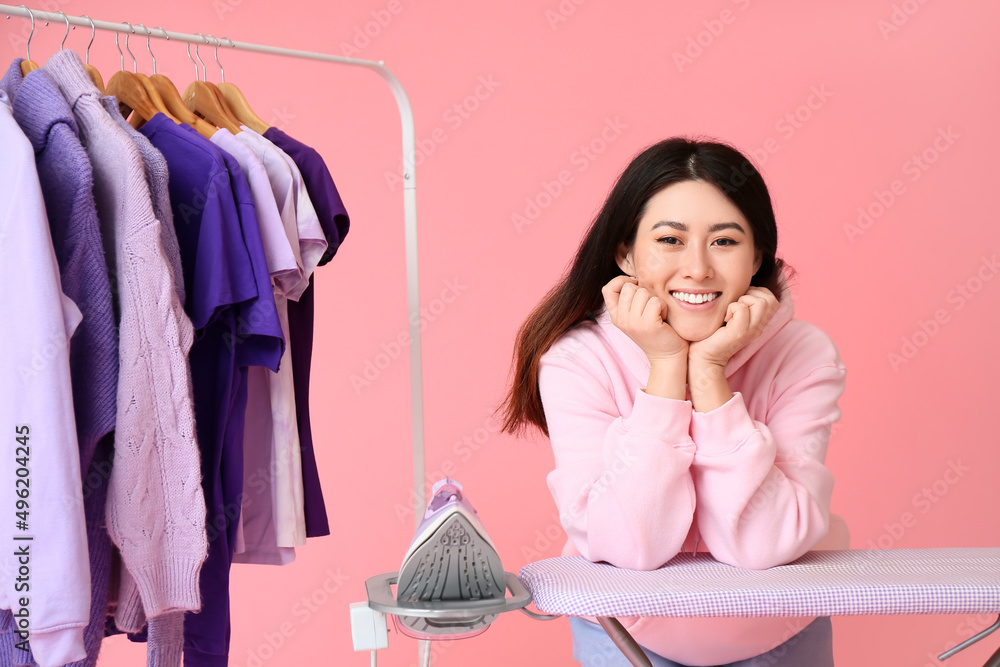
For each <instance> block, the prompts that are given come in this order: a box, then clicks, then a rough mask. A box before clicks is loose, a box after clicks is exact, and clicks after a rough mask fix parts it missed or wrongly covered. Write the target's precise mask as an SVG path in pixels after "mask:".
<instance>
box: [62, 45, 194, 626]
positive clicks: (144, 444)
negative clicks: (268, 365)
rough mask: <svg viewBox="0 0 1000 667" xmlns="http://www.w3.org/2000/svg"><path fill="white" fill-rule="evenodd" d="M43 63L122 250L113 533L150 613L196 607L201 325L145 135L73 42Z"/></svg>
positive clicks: (110, 506) (117, 268)
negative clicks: (159, 204)
mask: <svg viewBox="0 0 1000 667" xmlns="http://www.w3.org/2000/svg"><path fill="white" fill-rule="evenodd" d="M45 69H46V70H47V71H48V72H49V73H50V74H51V75H52V77H53V78H54V79H55V80H56V82H57V83H58V84H59V87H60V89H61V90H62V93H63V96H64V97H65V98H66V100H67V101H68V102H69V103H70V106H71V107H72V108H73V113H74V115H75V117H76V121H77V123H78V125H79V129H80V138H81V141H82V142H83V145H84V146H85V148H86V150H87V154H88V156H89V158H90V161H91V164H92V166H93V172H94V198H95V201H96V202H97V209H98V215H99V218H100V220H101V225H102V229H103V236H104V242H105V247H106V249H108V250H109V251H113V256H114V257H115V263H114V269H113V274H114V280H113V281H112V283H113V286H114V287H115V288H117V304H118V310H119V317H120V322H119V341H120V343H119V377H118V408H117V429H116V437H115V451H114V464H113V470H112V473H111V479H110V482H109V489H108V503H107V523H108V531H109V533H110V534H111V537H112V540H113V541H114V542H115V544H116V545H117V546H118V549H119V550H120V552H121V555H122V560H123V562H124V565H125V567H127V568H128V570H129V572H130V573H131V575H132V577H133V578H134V579H135V581H136V584H137V585H138V588H139V591H140V593H141V596H142V602H143V607H144V609H145V612H146V616H147V617H149V618H153V617H155V616H159V615H161V614H163V613H166V612H170V611H176V610H196V609H198V608H199V607H200V599H199V589H198V573H199V571H200V568H201V564H202V562H203V561H204V559H205V556H206V553H207V544H208V541H207V537H206V532H205V501H204V495H203V493H202V489H201V482H200V462H199V456H198V447H197V442H196V440H195V428H194V414H193V408H192V405H191V386H190V380H189V374H188V368H187V354H188V351H189V350H190V348H191V344H192V342H193V338H194V331H193V328H192V326H191V322H190V320H189V319H188V317H187V315H186V314H185V313H184V310H183V307H182V306H181V304H180V301H179V299H178V297H177V293H176V291H175V289H174V281H173V276H172V272H171V271H170V269H169V264H168V262H167V260H166V256H165V254H164V249H163V244H162V240H161V230H160V223H159V221H158V220H157V218H156V216H155V214H154V212H153V208H152V204H151V200H150V193H149V188H148V186H147V184H146V175H145V171H144V165H143V162H142V159H141V157H140V155H139V152H138V150H137V149H136V147H135V144H134V143H132V140H131V139H129V137H128V136H127V135H126V134H125V132H124V131H123V130H122V129H121V128H120V127H118V126H117V125H116V124H115V122H114V121H113V120H112V119H111V118H110V117H109V116H108V114H107V112H106V111H105V110H104V108H103V107H102V105H101V101H100V93H99V92H98V91H97V89H96V88H94V86H93V84H92V83H91V82H90V80H89V78H88V76H87V73H86V70H84V68H83V63H82V62H81V61H80V58H79V56H78V55H77V54H76V53H75V52H73V51H60V52H59V53H57V54H56V55H54V56H52V58H50V59H49V61H48V62H47V63H46V65H45ZM109 254H110V253H109Z"/></svg>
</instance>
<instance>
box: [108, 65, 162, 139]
mask: <svg viewBox="0 0 1000 667" xmlns="http://www.w3.org/2000/svg"><path fill="white" fill-rule="evenodd" d="M107 94H108V95H114V96H115V97H116V98H117V99H118V109H119V110H120V111H121V112H122V116H124V117H125V118H129V116H130V115H131V116H132V117H131V118H129V124H130V125H131V126H132V127H134V128H136V129H138V128H139V127H141V126H142V124H143V123H145V122H146V121H147V120H149V119H150V118H152V117H153V116H155V115H156V114H158V113H160V110H159V109H157V108H156V105H155V104H154V103H153V101H152V100H151V99H149V93H147V92H146V87H145V86H143V85H142V81H140V80H139V77H138V76H136V75H135V74H133V73H132V72H126V71H124V70H122V71H120V72H115V73H114V74H112V75H111V79H110V80H109V81H108V89H107Z"/></svg>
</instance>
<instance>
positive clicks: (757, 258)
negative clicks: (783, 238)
mask: <svg viewBox="0 0 1000 667" xmlns="http://www.w3.org/2000/svg"><path fill="white" fill-rule="evenodd" d="M763 262H764V253H762V252H761V251H760V250H758V251H757V254H756V255H754V260H753V273H752V274H751V275H757V272H758V271H760V265H761V264H762V263H763Z"/></svg>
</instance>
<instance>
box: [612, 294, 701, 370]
mask: <svg viewBox="0 0 1000 667" xmlns="http://www.w3.org/2000/svg"><path fill="white" fill-rule="evenodd" d="M601 292H602V293H603V294H604V303H605V304H606V305H607V307H608V314H609V315H610V316H611V323H612V324H614V325H615V326H616V327H618V328H619V329H621V330H622V331H624V332H625V335H626V336H628V337H629V338H631V339H632V340H633V341H634V342H635V344H636V345H638V346H639V347H640V348H641V349H642V351H643V352H645V353H646V356H647V357H648V358H649V362H650V363H651V364H652V363H655V362H657V361H669V360H678V359H680V360H686V359H687V354H688V341H686V340H684V339H683V338H681V337H680V336H679V335H678V334H677V332H676V331H674V329H673V327H671V326H670V325H669V324H667V323H666V322H664V321H663V317H662V312H663V306H664V304H663V301H662V300H661V299H660V298H659V297H657V296H654V295H653V294H652V293H651V292H650V291H649V290H647V289H646V288H644V287H639V285H638V281H637V280H636V279H635V278H632V277H630V276H616V277H614V278H613V279H612V280H611V282H609V283H608V284H607V285H605V286H604V287H603V289H602V290H601Z"/></svg>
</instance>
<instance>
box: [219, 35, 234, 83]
mask: <svg viewBox="0 0 1000 667" xmlns="http://www.w3.org/2000/svg"><path fill="white" fill-rule="evenodd" d="M222 39H224V40H226V41H227V42H229V45H230V46H236V42H234V41H233V40H231V39H229V38H228V37H223V38H222ZM215 60H216V62H218V60H219V57H218V55H216V57H215ZM219 69H220V70H222V83H225V82H226V70H224V69H222V63H219Z"/></svg>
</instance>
